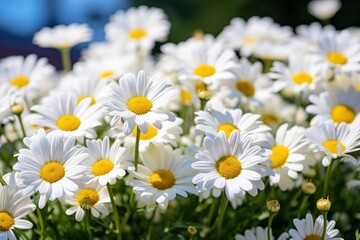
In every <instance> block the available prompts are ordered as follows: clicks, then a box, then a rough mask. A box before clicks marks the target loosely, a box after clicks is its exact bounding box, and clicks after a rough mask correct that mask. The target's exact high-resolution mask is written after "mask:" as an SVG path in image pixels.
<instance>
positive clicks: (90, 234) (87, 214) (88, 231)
mask: <svg viewBox="0 0 360 240" xmlns="http://www.w3.org/2000/svg"><path fill="white" fill-rule="evenodd" d="M90 218H91V213H90V210H87V211H85V228H86V232H87V234H88V237H89V240H91V239H92V233H91V227H90Z"/></svg>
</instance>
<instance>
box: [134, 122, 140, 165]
mask: <svg viewBox="0 0 360 240" xmlns="http://www.w3.org/2000/svg"><path fill="white" fill-rule="evenodd" d="M140 134H141V132H140V128H139V126H136V140H135V160H134V165H135V171H137V167H138V166H137V165H138V163H139V144H140Z"/></svg>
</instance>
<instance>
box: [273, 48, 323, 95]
mask: <svg viewBox="0 0 360 240" xmlns="http://www.w3.org/2000/svg"><path fill="white" fill-rule="evenodd" d="M269 76H270V77H271V78H273V79H275V80H276V82H275V83H274V90H276V91H278V90H281V89H284V88H285V87H287V88H290V89H291V90H292V91H293V92H295V93H299V92H304V91H306V90H307V91H314V90H315V89H316V87H317V84H318V83H319V82H320V81H322V80H325V79H326V66H325V65H324V64H321V63H320V62H319V59H318V58H317V57H314V56H311V55H303V54H292V55H290V57H289V63H288V66H286V65H285V64H284V63H282V62H274V63H273V67H272V68H271V73H269Z"/></svg>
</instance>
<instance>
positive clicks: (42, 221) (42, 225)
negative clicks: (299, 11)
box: [36, 206, 46, 240]
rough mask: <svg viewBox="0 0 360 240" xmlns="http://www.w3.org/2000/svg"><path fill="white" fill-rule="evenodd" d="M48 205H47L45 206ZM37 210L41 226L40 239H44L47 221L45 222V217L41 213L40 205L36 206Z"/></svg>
mask: <svg viewBox="0 0 360 240" xmlns="http://www.w3.org/2000/svg"><path fill="white" fill-rule="evenodd" d="M45 207H46V206H45ZM36 212H37V215H38V222H39V225H40V226H39V227H40V239H41V240H44V239H45V223H44V217H43V215H42V213H41V209H40V208H39V207H37V208H36Z"/></svg>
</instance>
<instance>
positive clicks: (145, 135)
mask: <svg viewBox="0 0 360 240" xmlns="http://www.w3.org/2000/svg"><path fill="white" fill-rule="evenodd" d="M136 133H137V128H134V130H133V132H132V135H133V136H134V137H136ZM157 133H158V130H157V129H156V128H154V127H153V126H151V125H149V127H148V132H147V133H142V132H140V140H149V139H152V138H153V137H155V136H156V135H157Z"/></svg>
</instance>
